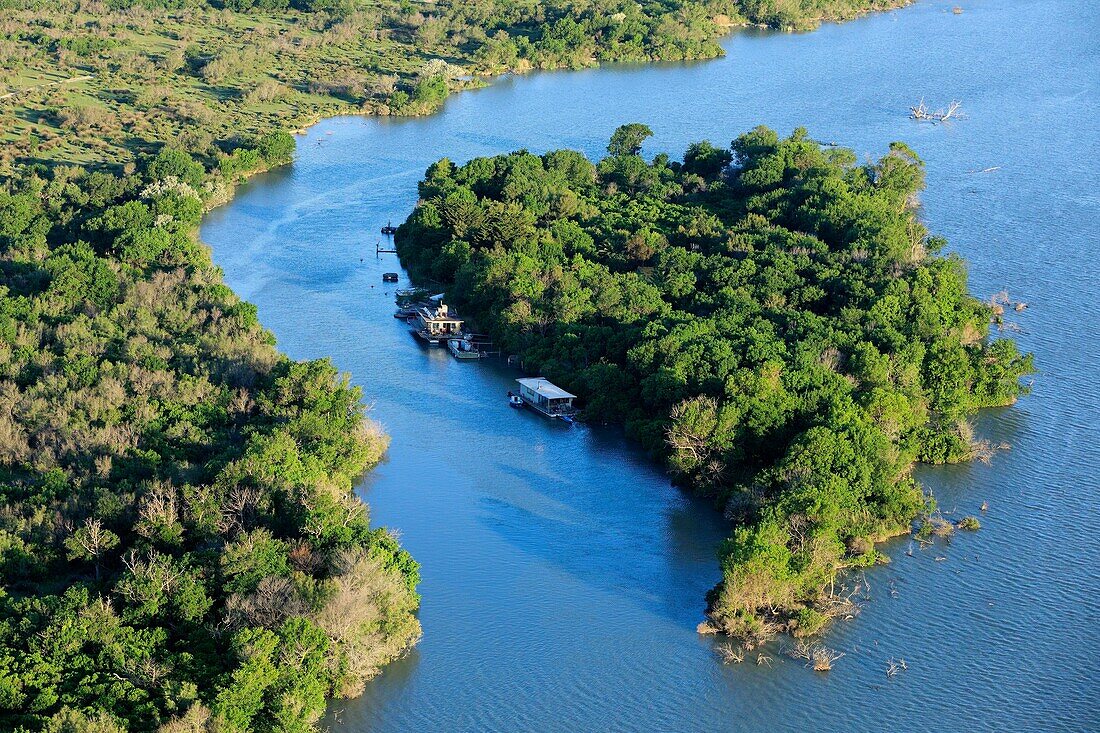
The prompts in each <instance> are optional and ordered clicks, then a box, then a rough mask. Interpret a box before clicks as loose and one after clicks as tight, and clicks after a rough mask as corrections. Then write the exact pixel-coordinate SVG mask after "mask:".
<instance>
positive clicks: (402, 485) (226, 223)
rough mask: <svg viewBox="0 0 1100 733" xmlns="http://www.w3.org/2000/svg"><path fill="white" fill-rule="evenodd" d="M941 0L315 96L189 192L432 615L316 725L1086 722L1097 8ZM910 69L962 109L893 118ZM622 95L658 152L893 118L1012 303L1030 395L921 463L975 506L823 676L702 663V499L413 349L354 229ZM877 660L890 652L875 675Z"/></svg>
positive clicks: (979, 267)
mask: <svg viewBox="0 0 1100 733" xmlns="http://www.w3.org/2000/svg"><path fill="white" fill-rule="evenodd" d="M949 6H950V4H949V3H938V2H923V3H920V4H918V5H916V6H914V7H912V8H909V9H906V10H903V11H899V12H894V13H888V14H883V15H878V16H874V17H870V18H866V19H863V20H860V21H856V22H853V23H848V24H845V25H841V26H827V27H824V28H822V29H820V30H819V31H817V32H815V33H811V34H804V35H779V34H758V33H753V34H750V33H744V34H740V35H736V36H734V37H732V38H731V39H729V40H728V41H727V43H726V44H725V46H726V49H727V54H728V55H727V57H726V58H725V59H722V60H719V61H714V62H706V63H697V64H687V65H656V66H640V67H616V68H603V69H599V70H592V71H583V72H568V73H552V74H537V75H531V76H527V77H522V78H511V79H505V80H502V81H500V82H499V83H497V84H495V85H493V86H492V87H490V88H487V89H484V90H480V91H476V92H469V93H464V94H461V95H458V96H456V97H454V98H452V99H451V100H449V101H448V103H447V105H446V108H445V110H444V111H443V113H442V114H438V115H435V116H432V117H429V118H425V119H418V120H383V119H360V118H342V119H334V120H329V121H326V122H323V123H321V124H319V125H317V126H316V127H314V128H312V129H311V130H310V131H309V133H308V135H306V136H305V137H303V138H302V139H300V141H299V152H298V160H297V162H296V163H295V164H294V165H293V166H290V167H287V168H285V169H282V170H278V171H275V172H272V173H270V174H267V175H265V176H262V177H259V178H257V179H255V180H253V181H252V182H250V183H249V184H247V185H246V186H244V187H243V188H242V189H241V190H240V191H239V193H238V195H237V197H236V198H235V199H234V201H233V203H232V204H230V205H229V206H227V207H224V208H222V209H219V210H217V211H215V212H213V213H212V214H211V215H210V216H209V217H208V218H207V220H206V222H205V223H204V226H203V229H202V235H203V238H204V240H205V241H206V242H207V243H209V244H210V245H211V246H212V247H213V251H214V257H215V260H216V261H217V262H218V263H219V264H220V265H221V266H222V267H223V268H224V269H225V272H226V279H227V281H228V283H229V284H230V285H231V286H232V287H233V288H234V289H235V290H236V291H237V292H238V293H239V294H240V295H241V296H242V297H244V298H246V299H248V300H251V301H252V302H254V303H256V304H257V305H258V306H259V310H260V317H261V320H262V321H263V323H264V324H265V325H266V326H267V327H268V328H269V329H271V330H272V331H273V332H274V333H275V334H276V336H277V337H278V339H279V343H280V346H281V348H282V349H283V350H285V351H286V352H287V353H289V354H290V355H291V356H293V357H296V358H313V357H319V356H326V355H328V356H331V357H332V358H333V359H334V361H335V362H336V364H337V365H338V366H339V367H340V368H341V369H343V370H347V371H349V372H350V373H351V374H352V377H353V379H354V380H355V381H356V382H357V383H359V384H361V385H363V387H364V390H365V392H366V396H367V399H368V401H370V402H372V403H373V404H374V413H373V414H374V417H376V418H377V419H378V420H380V421H381V422H382V423H383V424H384V425H385V427H386V429H387V430H388V431H389V433H390V434H391V435H392V437H393V444H392V447H391V449H390V451H389V455H388V458H387V460H386V462H385V463H384V464H383V465H382V466H380V467H379V468H378V469H377V470H376V471H374V472H373V473H372V474H370V476H369V477H368V478H367V479H366V481H365V483H364V484H363V486H362V491H363V493H364V495H365V497H366V499H367V500H368V501H369V502H370V504H371V507H372V511H373V515H374V520H375V521H376V522H377V523H380V524H384V525H387V526H390V527H393V528H396V529H397V530H398V531H399V532H400V534H401V537H402V542H403V543H404V544H405V546H406V547H408V548H409V550H410V551H411V552H412V553H413V554H414V555H415V556H416V558H417V560H419V561H420V562H421V563H422V565H423V576H424V580H423V583H422V585H421V592H422V594H423V598H424V602H423V609H422V611H421V620H422V623H423V626H424V639H423V641H422V642H421V644H420V645H419V647H418V648H417V649H416V650H415V651H414V652H413V653H412V654H411V655H409V656H408V657H407V658H406V659H404V660H402V661H399V662H397V663H395V664H393V665H391V666H390V667H388V668H387V669H386V671H385V672H384V673H383V674H382V675H381V676H380V677H379V678H378V679H376V680H375V681H373V682H372V683H370V684H369V685H368V687H367V690H366V693H365V694H364V695H363V697H361V698H359V699H357V700H352V701H347V702H340V703H337V704H336V705H334V708H333V712H332V714H331V716H330V718H329V721H328V722H329V724H330V725H331V727H332V728H333V729H334V730H340V731H355V732H359V731H425V730H448V731H475V730H476V731H481V730H508V731H511V730H530V731H579V730H616V731H651V730H652V731H658V730H659V731H696V730H697V731H711V730H746V731H748V730H769V731H771V730H795V729H798V730H810V729H813V730H836V731H851V730H901V729H905V730H916V731H925V730H927V731H944V730H967V731H975V730H989V731H1004V730H1052V731H1053V730H1058V731H1085V730H1096V729H1100V713H1098V712H1097V703H1098V701H1100V700H1098V697H1100V693H1098V692H1097V685H1096V682H1095V680H1096V679H1097V678H1098V677H1100V661H1098V660H1100V632H1098V631H1097V629H1098V628H1100V602H1098V600H1097V598H1098V594H1100V571H1098V558H1100V540H1098V538H1100V514H1098V506H1100V478H1098V476H1100V470H1098V469H1100V447H1098V446H1100V427H1098V424H1097V418H1098V417H1100V387H1098V386H1097V385H1098V383H1100V341H1098V340H1097V337H1096V336H1095V334H1094V333H1093V332H1092V328H1093V327H1094V322H1095V318H1096V316H1097V314H1098V310H1100V309H1098V308H1097V305H1096V296H1097V290H1098V286H1100V264H1098V262H1097V258H1098V255H1100V236H1098V233H1097V227H1098V225H1100V174H1098V161H1100V143H1098V142H1097V141H1098V139H1100V129H1098V124H1097V119H1098V118H1100V43H1098V40H1097V39H1098V38H1100V7H1098V6H1097V5H1096V4H1094V3H1091V2H1078V3H1073V2H1068V1H1067V0H1040V1H1038V2H1028V3H1023V2H1007V1H1003V0H990V1H989V2H974V3H971V4H967V5H964V9H965V12H964V13H963V14H962V15H958V16H956V15H953V14H952V13H951V12H950V10H949ZM921 97H923V98H924V99H925V100H926V101H927V102H928V103H929V104H930V105H931V106H938V105H946V104H947V103H948V102H949V101H950V100H952V99H959V100H961V101H962V102H963V110H964V111H965V113H966V115H967V117H966V119H962V120H959V121H957V122H955V123H953V124H948V125H940V126H936V125H930V124H920V123H916V122H913V121H911V120H909V119H907V117H906V114H907V109H908V106H909V105H910V104H913V103H915V102H916V101H918V100H919V99H920V98H921ZM629 121H641V122H646V123H648V124H649V125H650V126H651V127H652V128H653V129H654V131H655V133H656V135H655V137H654V138H653V139H651V140H650V141H649V142H648V144H647V146H646V150H645V152H646V153H647V154H654V153H656V152H659V151H662V150H667V151H670V152H672V153H674V154H677V155H678V154H679V153H681V152H682V151H683V150H684V148H685V147H686V145H687V144H688V143H689V142H691V141H694V140H698V139H702V138H710V139H711V140H712V141H714V142H716V143H720V144H725V143H727V142H728V141H729V140H730V139H732V138H733V137H734V136H736V135H737V134H739V133H740V132H743V131H744V130H746V129H749V128H750V127H752V126H754V125H756V124H766V125H769V126H771V127H773V128H775V129H777V130H779V131H780V132H784V133H785V132H789V131H790V130H791V129H793V128H794V127H796V126H798V125H804V126H806V127H808V128H809V130H810V132H811V135H812V136H814V137H815V138H816V139H820V140H824V141H835V142H838V143H841V144H843V145H846V146H850V147H852V148H854V149H855V150H856V151H857V153H858V154H859V155H860V156H861V157H863V156H874V157H877V156H878V155H880V154H881V153H882V152H884V151H885V149H886V147H887V145H888V144H889V142H890V141H892V140H898V139H902V140H905V141H907V142H908V143H910V144H911V145H912V146H913V147H914V148H915V149H916V150H917V152H918V153H919V154H920V155H921V156H922V157H923V158H924V160H925V161H926V163H927V164H928V191H927V192H926V193H925V195H924V197H923V201H924V205H925V218H926V220H927V222H928V224H929V226H930V228H931V229H932V230H933V231H934V232H936V233H939V234H942V235H944V236H946V237H948V238H949V240H950V242H951V249H952V250H953V251H956V252H958V253H960V254H961V255H962V256H964V257H965V258H966V259H967V260H968V261H969V263H970V272H971V289H972V291H973V292H974V293H975V294H978V295H982V296H987V295H989V294H991V293H994V292H996V291H999V290H1001V289H1003V288H1007V289H1009V290H1010V292H1011V293H1012V295H1013V297H1014V298H1018V299H1021V300H1025V301H1027V302H1028V303H1029V304H1030V307H1029V308H1028V310H1027V311H1025V312H1024V313H1021V314H1015V313H1012V314H1011V315H1012V320H1013V321H1015V322H1016V323H1018V325H1019V327H1020V328H1021V329H1022V331H1021V333H1019V334H1017V335H1016V337H1017V338H1018V340H1019V341H1020V343H1021V345H1022V346H1023V347H1024V348H1025V349H1027V350H1032V351H1034V352H1035V354H1036V359H1037V363H1038V364H1039V366H1040V368H1041V370H1042V373H1041V374H1039V375H1037V376H1036V379H1035V388H1034V393H1033V394H1032V395H1031V396H1030V397H1027V398H1025V399H1024V400H1022V401H1021V402H1020V403H1019V404H1018V405H1017V406H1015V407H1013V408H1010V409H1004V410H995V411H988V412H986V413H984V414H983V415H982V416H981V417H980V419H979V421H978V427H979V432H981V433H982V434H983V435H985V436H986V437H989V438H990V439H991V440H993V441H994V442H1001V441H1006V442H1008V443H1010V444H1011V446H1012V448H1011V450H1009V451H1006V452H1002V453H1000V454H998V455H997V456H996V457H995V458H994V460H993V462H992V464H991V465H982V464H975V465H968V466H961V467H953V468H948V469H922V470H921V471H920V477H921V479H922V480H923V481H925V483H926V484H928V485H929V486H930V487H932V488H934V490H935V491H936V494H937V496H938V497H939V501H940V504H941V506H943V507H944V508H946V509H954V510H956V512H957V514H958V515H961V514H963V513H978V512H977V510H978V507H979V505H980V504H981V503H982V502H983V501H987V502H988V503H989V507H990V508H989V511H988V512H987V513H986V514H984V515H982V517H981V521H982V525H983V527H982V530H981V531H980V532H978V533H976V534H960V535H959V536H957V537H956V538H955V539H954V540H952V541H951V542H950V543H949V544H941V545H939V546H937V547H936V548H934V549H931V550H928V551H924V552H921V551H919V550H916V551H914V554H913V556H912V557H909V556H907V555H906V553H905V550H906V548H907V546H908V541H907V540H900V541H897V542H894V543H892V545H891V546H890V551H891V554H892V556H893V558H894V562H893V563H892V564H891V565H889V566H886V567H883V568H878V569H875V570H874V571H872V572H869V573H868V574H867V581H868V583H869V584H870V588H871V592H870V598H869V599H868V600H867V602H866V604H865V608H864V611H863V613H862V614H861V615H860V616H859V617H858V618H857V619H855V620H854V621H851V622H848V623H842V624H839V625H837V626H836V627H835V628H834V630H833V631H832V633H831V634H830V636H829V643H830V644H831V645H832V646H834V647H836V648H837V649H838V650H840V651H842V652H844V653H845V656H844V657H843V658H842V659H841V660H839V661H838V662H837V665H836V668H835V669H834V670H833V671H832V672H830V673H829V674H827V675H819V674H815V673H813V672H811V671H809V670H807V669H805V668H804V667H803V666H802V665H801V664H800V663H798V662H795V661H792V660H789V659H786V658H784V657H782V656H780V655H778V654H777V653H776V652H775V650H769V653H770V654H772V655H773V658H772V659H771V661H770V663H769V664H762V665H759V666H758V665H756V664H753V663H751V661H750V662H747V663H745V664H742V665H740V666H738V665H734V666H728V667H725V666H722V665H721V664H720V663H718V661H717V659H716V657H715V655H714V653H713V649H712V646H713V643H714V641H713V640H712V639H707V638H702V637H699V636H697V635H696V633H695V630H694V629H695V625H696V624H697V623H698V622H699V621H700V620H701V617H702V611H703V594H704V593H705V591H706V590H707V589H708V588H709V587H710V586H711V585H712V584H713V583H714V582H715V581H716V580H717V578H718V569H717V564H716V562H715V559H714V550H715V545H716V543H717V542H718V541H719V540H720V539H721V538H722V536H723V535H724V533H725V529H726V528H725V527H724V526H723V524H722V522H721V520H720V517H719V516H718V515H717V513H716V512H713V511H712V510H711V509H710V507H708V506H707V505H705V504H704V503H701V502H698V501H696V500H693V499H692V498H690V497H687V496H685V495H684V494H683V493H681V492H680V491H678V490H676V489H673V488H672V487H670V486H669V483H668V480H667V479H666V478H665V476H664V475H663V474H662V472H661V471H660V470H659V468H658V467H656V466H654V465H653V464H651V463H650V462H648V461H647V460H646V459H645V458H644V457H643V456H641V455H640V454H639V453H638V452H637V451H636V450H635V449H634V448H633V447H632V446H631V445H630V444H629V443H628V442H626V441H624V440H623V439H622V438H621V436H620V435H619V434H618V433H617V432H616V431H612V430H603V429H597V428H592V427H580V426H578V427H574V428H571V429H570V428H566V427H564V426H560V425H555V424H550V423H548V422H547V421H545V420H542V419H540V418H539V417H537V416H536V415H534V414H533V413H531V412H517V411H513V410H511V409H510V408H509V407H508V406H507V402H506V400H505V399H504V394H505V392H506V391H507V390H508V389H509V388H510V386H511V384H512V383H511V380H512V379H513V378H514V377H515V376H517V375H515V374H513V372H512V371H511V370H509V369H508V368H506V367H504V366H502V365H493V364H489V363H460V362H457V361H455V360H453V359H452V358H450V356H449V355H447V354H446V353H445V352H443V351H441V350H430V349H426V348H423V347H421V346H419V345H418V344H417V343H416V342H415V341H414V340H413V339H412V338H411V337H410V336H409V334H408V332H407V329H406V327H405V326H404V324H403V323H400V322H398V321H396V320H394V319H393V318H391V317H390V316H391V313H392V310H393V298H392V295H393V292H392V291H393V287H394V286H392V285H384V284H383V283H382V282H381V278H380V275H381V273H382V272H383V271H388V270H398V269H399V266H398V264H397V262H396V258H395V257H394V255H385V254H384V255H381V256H380V257H376V255H375V253H374V246H375V242H376V240H377V239H379V237H378V236H377V235H376V232H377V231H378V228H379V227H380V226H381V225H382V224H384V223H385V222H386V221H387V220H392V221H393V222H394V223H395V224H396V223H398V222H400V221H403V220H404V218H405V216H406V215H407V214H408V212H409V211H410V210H411V208H412V206H413V205H414V203H415V201H416V182H417V180H419V178H420V176H421V174H422V173H423V171H424V169H425V168H426V167H427V166H428V165H429V164H430V163H431V162H432V161H434V160H436V159H437V158H439V157H442V156H445V155H446V156H450V157H451V158H453V159H455V160H459V161H461V160H465V159H468V158H470V157H473V156H478V155H492V154H496V153H500V152H505V151H509V150H513V149H517V148H524V147H525V148H528V149H530V150H533V151H536V152H542V151H545V150H548V149H553V148H557V147H572V148H578V149H581V150H584V151H586V152H587V153H589V154H591V155H599V154H600V153H601V151H602V148H603V146H604V144H605V142H606V140H607V138H608V137H609V136H610V133H611V131H612V130H613V129H614V128H615V127H616V126H618V125H619V124H622V123H624V122H629ZM991 168H995V170H990V171H988V172H984V173H975V172H974V171H983V170H985V169H991ZM404 285H406V282H405V280H404V275H403V274H402V282H401V283H400V286H404ZM941 558H942V559H941ZM891 658H904V659H905V660H906V663H907V667H908V668H907V670H906V671H904V672H901V673H900V674H899V675H897V676H896V677H893V678H888V677H887V676H886V673H885V670H886V665H887V660H889V659H891Z"/></svg>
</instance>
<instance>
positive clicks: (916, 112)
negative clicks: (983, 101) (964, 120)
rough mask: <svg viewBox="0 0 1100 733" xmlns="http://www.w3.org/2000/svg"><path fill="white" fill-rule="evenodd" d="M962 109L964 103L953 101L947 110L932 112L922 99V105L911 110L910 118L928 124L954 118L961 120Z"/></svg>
mask: <svg viewBox="0 0 1100 733" xmlns="http://www.w3.org/2000/svg"><path fill="white" fill-rule="evenodd" d="M961 107H962V102H959V101H953V102H951V104H949V105H948V106H947V108H946V109H937V110H935V111H933V110H931V109H930V108H929V107H928V106H927V105H925V103H924V99H923V98H922V99H921V101H920V103H919V104H917V105H915V106H913V107H910V108H909V116H910V117H911V118H912V119H914V120H923V121H926V122H947V121H948V120H950V119H953V118H959V117H961V116H962V115H960V114H959V109H960V108H961Z"/></svg>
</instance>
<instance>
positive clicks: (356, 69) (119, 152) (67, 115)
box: [0, 0, 909, 170]
mask: <svg viewBox="0 0 1100 733" xmlns="http://www.w3.org/2000/svg"><path fill="white" fill-rule="evenodd" d="M908 1H909V0H647V1H646V2H644V3H637V2H634V1H633V0H553V1H552V2H535V0H477V1H476V2H473V1H470V0H465V1H459V0H436V1H419V2H413V1H412V0H105V1H104V2H95V3H88V2H82V1H79V0H60V1H59V0H0V140H2V141H3V143H4V145H3V147H2V148H0V170H2V169H3V168H4V166H6V165H7V166H10V165H11V163H13V162H15V161H19V160H44V161H51V162H58V163H62V164H66V165H69V164H74V163H94V164H104V163H107V164H116V163H125V162H129V161H136V160H137V159H138V158H139V157H140V155H141V154H143V153H148V152H155V144H156V143H158V142H160V141H165V140H173V141H174V142H175V144H176V145H177V146H179V147H181V148H182V149H184V150H186V151H188V152H191V153H194V154H196V155H200V156H207V155H211V154H212V152H213V150H212V149H213V147H214V146H215V145H217V144H218V143H219V142H220V141H223V140H226V139H229V138H232V137H234V136H235V135H240V134H244V135H255V134H263V133H266V132H270V131H272V130H277V129H282V130H292V129H296V128H300V127H302V126H305V125H307V124H309V123H311V122H314V121H316V120H317V119H318V118H320V117H322V116H327V115H333V114H356V113H367V114H384V115H385V114H400V115H411V114H423V113H426V112H430V111H432V110H435V109H437V108H438V107H439V106H440V105H441V104H442V103H443V101H444V99H445V98H446V97H447V95H448V94H449V93H450V92H452V91H455V90H458V89H463V88H467V87H470V86H476V85H479V84H483V83H484V80H485V79H487V78H488V77H491V76H493V75H497V74H501V73H504V72H523V71H526V70H529V69H533V68H538V69H550V68H576V67H581V66H590V65H593V64H596V63H600V62H604V61H647V60H653V59H662V60H678V59H700V58H711V57H714V56H718V55H721V53H722V49H721V47H720V46H719V45H718V43H717V41H718V39H719V38H720V37H721V36H722V34H724V33H727V32H728V31H729V30H730V29H731V28H732V27H735V26H738V25H743V24H747V23H759V24H766V25H770V26H773V27H777V28H800V29H801V28H812V27H813V26H815V25H816V24H817V23H819V22H820V21H821V20H824V19H838V20H839V19H845V18H850V17H854V16H855V15H858V14H859V13H861V12H867V11H869V10H881V9H886V8H892V7H898V6H901V5H905V4H907V3H908ZM151 146H152V148H153V149H152V151H150V147H151Z"/></svg>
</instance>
